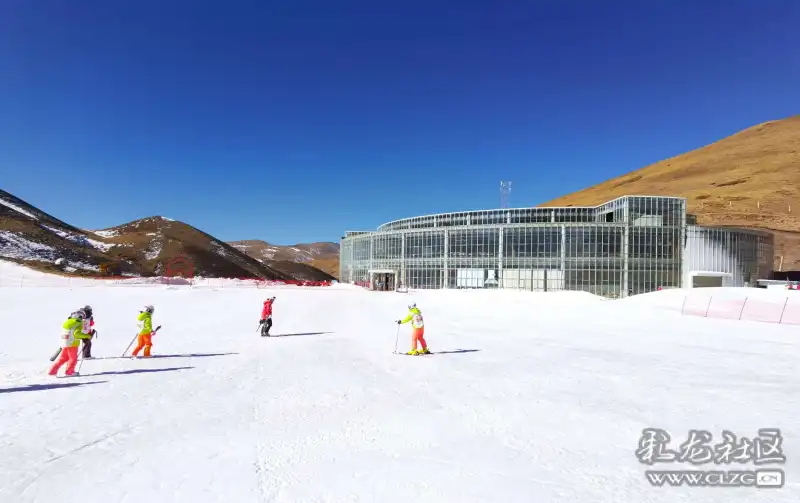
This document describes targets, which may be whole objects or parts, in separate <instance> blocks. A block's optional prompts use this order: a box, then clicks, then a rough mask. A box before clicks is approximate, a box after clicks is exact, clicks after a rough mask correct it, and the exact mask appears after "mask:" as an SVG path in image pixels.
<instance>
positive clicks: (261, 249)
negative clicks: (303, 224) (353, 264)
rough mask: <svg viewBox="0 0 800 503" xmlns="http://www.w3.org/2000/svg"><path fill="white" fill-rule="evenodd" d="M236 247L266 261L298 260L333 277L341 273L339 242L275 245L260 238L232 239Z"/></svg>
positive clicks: (232, 244)
mask: <svg viewBox="0 0 800 503" xmlns="http://www.w3.org/2000/svg"><path fill="white" fill-rule="evenodd" d="M229 244H230V245H231V246H233V247H234V248H236V249H238V250H241V251H242V252H244V253H246V254H248V255H250V256H251V257H253V258H255V259H257V260H261V261H265V262H266V263H269V262H270V261H274V260H277V261H282V262H296V263H303V264H308V265H311V266H313V267H315V268H318V269H321V270H322V271H324V272H325V273H326V274H328V275H330V276H331V277H333V278H336V277H338V275H339V244H338V243H332V242H319V243H301V244H296V245H289V246H283V245H274V244H271V243H267V242H266V241H261V240H258V239H248V240H243V241H232V242H230V243H229Z"/></svg>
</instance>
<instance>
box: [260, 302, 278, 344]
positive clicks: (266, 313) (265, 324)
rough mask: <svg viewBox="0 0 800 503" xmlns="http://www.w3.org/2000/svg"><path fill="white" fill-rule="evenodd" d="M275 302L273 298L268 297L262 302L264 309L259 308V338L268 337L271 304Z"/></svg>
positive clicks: (270, 323) (270, 324)
mask: <svg viewBox="0 0 800 503" xmlns="http://www.w3.org/2000/svg"><path fill="white" fill-rule="evenodd" d="M273 302H275V297H270V298H268V299H267V300H265V301H264V307H262V308H261V319H260V320H259V324H260V325H261V337H269V329H270V328H272V303H273Z"/></svg>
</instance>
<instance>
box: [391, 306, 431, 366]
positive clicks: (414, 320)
mask: <svg viewBox="0 0 800 503" xmlns="http://www.w3.org/2000/svg"><path fill="white" fill-rule="evenodd" d="M409 321H410V322H411V327H412V332H411V351H409V352H408V353H406V354H409V355H428V354H430V353H431V352H430V351H429V350H428V343H427V342H425V337H424V335H425V323H424V321H423V319H422V311H420V310H419V308H418V307H417V304H416V303H412V304H409V306H408V316H406V317H405V318H403V319H402V320H397V324H398V325H401V324H403V323H408V322H409ZM418 342H419V344H420V345H422V349H421V350H417V343H418Z"/></svg>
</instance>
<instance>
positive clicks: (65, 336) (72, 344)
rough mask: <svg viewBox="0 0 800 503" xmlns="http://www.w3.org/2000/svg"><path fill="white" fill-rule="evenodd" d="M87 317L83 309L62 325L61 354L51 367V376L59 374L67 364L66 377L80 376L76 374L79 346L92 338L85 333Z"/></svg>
mask: <svg viewBox="0 0 800 503" xmlns="http://www.w3.org/2000/svg"><path fill="white" fill-rule="evenodd" d="M87 317H88V316H87V314H86V312H85V311H84V310H83V309H79V310H77V311H75V312H74V313H72V314H70V315H69V318H68V319H67V321H65V322H64V324H63V325H61V328H62V329H64V331H63V332H61V354H60V355H59V358H58V360H56V362H55V363H54V364H53V366H52V367H50V372H49V374H50V375H51V376H54V375H56V374H58V369H59V368H61V366H62V365H64V364H65V363H66V364H67V369H66V370H65V372H64V375H67V376H74V375H78V374H76V372H75V366H76V365H77V364H78V346H80V345H81V340H89V339H91V338H92V336H91V334H90V333H88V334H87V333H84V332H83V320H85V319H86V318H87Z"/></svg>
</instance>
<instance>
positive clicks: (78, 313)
mask: <svg viewBox="0 0 800 503" xmlns="http://www.w3.org/2000/svg"><path fill="white" fill-rule="evenodd" d="M69 317H70V318H74V319H76V320H85V319H86V318H88V316H86V311H84V310H83V309H78V310H77V311H75V312H73V313H72V314H70V315H69Z"/></svg>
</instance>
